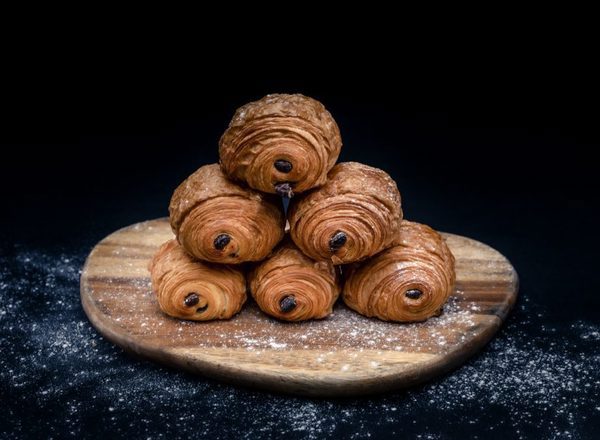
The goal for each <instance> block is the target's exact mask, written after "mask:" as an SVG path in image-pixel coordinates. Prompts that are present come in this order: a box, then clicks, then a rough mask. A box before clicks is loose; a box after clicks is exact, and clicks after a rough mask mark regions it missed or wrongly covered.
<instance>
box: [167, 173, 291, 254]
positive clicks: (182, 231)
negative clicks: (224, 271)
mask: <svg viewBox="0 0 600 440" xmlns="http://www.w3.org/2000/svg"><path fill="white" fill-rule="evenodd" d="M276 202H277V201H275V200H269V196H268V195H265V194H261V193H259V192H257V191H254V190H252V189H250V188H246V187H242V186H239V185H236V184H235V183H233V182H231V181H230V180H228V179H227V178H226V177H225V175H224V174H223V173H222V171H221V169H220V167H219V165H218V164H213V165H205V166H203V167H201V168H199V169H198V170H197V171H196V172H195V173H193V174H192V175H191V176H189V177H188V178H187V179H186V180H185V181H184V182H183V183H182V184H181V185H179V187H178V188H177V189H176V190H175V192H174V193H173V197H172V198H171V204H170V206H169V214H170V220H171V228H172V229H173V232H174V233H175V235H176V237H177V240H178V241H179V243H181V245H182V246H183V248H184V249H185V250H186V252H188V253H189V254H190V255H192V256H193V257H195V258H198V259H200V260H204V261H210V262H213V263H226V264H238V263H243V262H247V261H260V260H262V259H264V258H266V257H267V255H269V253H270V252H271V251H272V250H273V248H274V247H275V246H276V245H277V243H279V241H280V240H281V239H282V238H283V235H284V227H285V219H284V216H283V212H282V210H281V208H280V207H279V206H278V204H277V203H276Z"/></svg>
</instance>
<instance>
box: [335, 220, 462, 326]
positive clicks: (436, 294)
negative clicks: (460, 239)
mask: <svg viewBox="0 0 600 440" xmlns="http://www.w3.org/2000/svg"><path fill="white" fill-rule="evenodd" d="M399 239H400V240H399V243H398V244H397V245H396V246H394V247H391V248H390V249H387V250H385V251H383V252H382V253H380V254H379V255H376V256H375V257H373V258H371V259H369V260H366V261H364V262H362V263H356V264H354V265H350V266H349V267H348V268H347V269H346V268H345V269H344V270H345V274H346V283H345V285H344V294H343V299H344V302H345V303H346V305H348V307H350V308H351V309H353V310H355V311H357V312H358V313H360V314H362V315H365V316H369V317H372V316H375V317H377V318H379V319H382V320H384V321H398V322H412V321H424V320H426V319H428V318H430V317H432V316H434V315H437V314H439V313H440V311H441V308H442V306H443V305H444V303H445V302H446V301H447V299H448V297H449V296H450V294H451V293H452V290H453V286H454V281H455V278H456V275H455V271H454V256H453V255H452V252H450V249H449V248H448V246H447V245H446V242H445V241H444V239H443V238H442V236H441V235H440V234H438V233H437V232H436V231H434V230H433V229H431V228H430V227H429V226H426V225H422V224H419V223H414V222H409V221H406V220H405V221H403V222H402V226H401V228H400V232H399Z"/></svg>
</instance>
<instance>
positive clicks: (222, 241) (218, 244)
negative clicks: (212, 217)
mask: <svg viewBox="0 0 600 440" xmlns="http://www.w3.org/2000/svg"><path fill="white" fill-rule="evenodd" d="M230 241H231V237H230V236H229V235H228V234H221V235H219V236H218V237H217V238H215V241H214V243H213V244H214V245H215V249H217V250H219V251H222V250H223V249H225V246H227V245H228V244H229V242H230Z"/></svg>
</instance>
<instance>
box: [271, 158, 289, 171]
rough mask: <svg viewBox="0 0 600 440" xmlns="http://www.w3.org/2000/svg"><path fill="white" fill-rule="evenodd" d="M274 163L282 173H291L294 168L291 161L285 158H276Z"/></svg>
mask: <svg viewBox="0 0 600 440" xmlns="http://www.w3.org/2000/svg"><path fill="white" fill-rule="evenodd" d="M274 165H275V168H276V169H277V171H280V172H282V173H289V172H290V171H292V168H294V167H293V166H292V164H291V162H288V161H287V160H283V159H279V160H276V161H275V163H274Z"/></svg>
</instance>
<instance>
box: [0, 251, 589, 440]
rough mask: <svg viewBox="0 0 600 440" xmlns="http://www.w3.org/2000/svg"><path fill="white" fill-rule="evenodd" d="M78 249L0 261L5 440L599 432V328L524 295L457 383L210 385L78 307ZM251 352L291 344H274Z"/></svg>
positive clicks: (261, 341) (0, 416)
mask: <svg viewBox="0 0 600 440" xmlns="http://www.w3.org/2000/svg"><path fill="white" fill-rule="evenodd" d="M85 253H86V252H85V251H81V252H40V251H37V250H35V249H27V248H20V247H16V248H11V249H4V250H3V252H2V253H0V334H1V337H0V350H1V353H2V356H0V400H1V402H2V408H3V410H2V411H0V426H1V430H2V431H0V432H3V433H4V434H5V435H3V437H9V438H10V437H22V436H24V435H27V434H28V435H31V436H36V437H38V438H56V437H61V438H62V437H69V436H72V437H82V436H85V435H86V433H89V432H92V431H93V432H96V433H97V432H106V433H107V434H108V433H110V434H111V435H121V436H124V435H134V436H136V437H141V438H162V437H208V436H210V437H218V438H241V439H252V438H257V437H260V436H262V437H266V438H274V437H281V436H285V437H286V438H334V437H338V438H340V437H341V438H377V437H382V436H394V435H397V436H407V437H411V438H432V439H437V438H446V437H447V433H448V432H454V433H463V434H464V435H465V436H467V437H472V438H475V437H493V438H495V437H497V436H503V437H507V438H529V437H534V438H590V437H592V434H593V433H594V432H596V428H597V425H598V424H597V420H598V418H599V417H600V406H599V402H598V395H599V394H600V369H599V368H598V365H600V354H598V350H597V348H598V341H599V336H598V335H600V327H599V326H598V325H595V324H592V323H589V322H584V321H572V322H568V323H566V324H564V325H562V326H551V325H548V324H546V323H545V317H544V314H543V313H544V311H543V308H542V307H540V306H537V305H534V304H531V303H530V302H529V301H528V298H527V293H526V292H523V295H522V297H521V300H520V302H519V304H518V306H517V307H516V309H515V311H514V313H513V315H512V317H511V318H510V319H509V321H508V323H507V326H506V327H505V328H504V329H503V330H502V331H501V332H500V333H499V334H498V336H497V337H496V338H495V339H494V340H492V342H491V343H490V344H489V345H488V346H487V348H486V349H485V350H484V351H483V352H482V353H481V354H480V355H479V356H477V357H476V358H474V359H473V360H472V361H470V362H468V363H467V364H466V365H464V366H462V367H461V368H460V369H458V370H456V371H455V372H453V373H452V374H450V375H448V376H446V377H443V378H440V379H439V380H437V381H434V382H432V383H430V384H428V385H425V386H423V387H420V388H416V389H411V390H408V391H404V392H399V393H395V394H390V395H386V396H379V397H370V398H356V399H344V400H314V399H306V398H300V397H288V396H279V395H272V394H267V393H262V392H259V391H252V390H245V389H241V388H236V387H232V386H228V385H224V384H220V383H215V382H213V381H209V380H205V379H202V378H198V377H196V376H191V375H188V374H184V373H180V372H177V371H173V370H170V369H166V368H162V367H159V366H156V365H155V364H153V363H150V362H145V361H140V360H135V359H133V358H131V357H130V356H128V355H126V354H125V353H123V352H122V351H121V350H120V349H119V348H117V347H115V346H114V345H113V344H111V343H110V342H108V341H106V340H105V339H104V338H102V337H101V336H99V335H98V334H97V333H96V331H95V330H94V329H93V328H92V327H91V325H90V324H89V322H88V321H87V319H86V317H85V315H84V314H83V312H82V310H81V306H80V303H79V273H80V268H81V266H82V264H83V261H84V256H85ZM447 316H452V309H450V313H448V315H447ZM438 319H448V318H447V317H444V316H443V317H440V318H438ZM367 333H369V332H367ZM377 334H378V333H377V332H376V331H375V330H371V331H370V337H375V336H376V335H377ZM246 337H247V335H246ZM307 338H308V336H307ZM366 340H368V338H367V339H366ZM246 343H247V344H248V346H249V347H254V348H260V347H266V346H268V347H269V348H270V349H281V350H285V349H287V347H280V346H278V345H277V344H281V343H282V342H280V341H279V340H278V339H277V338H276V337H275V336H274V337H273V339H272V340H271V341H269V340H268V339H267V338H265V337H260V338H258V339H256V341H253V340H247V341H246ZM270 344H275V347H272V346H271V345H270ZM440 426H443V427H444V428H443V430H440Z"/></svg>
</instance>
